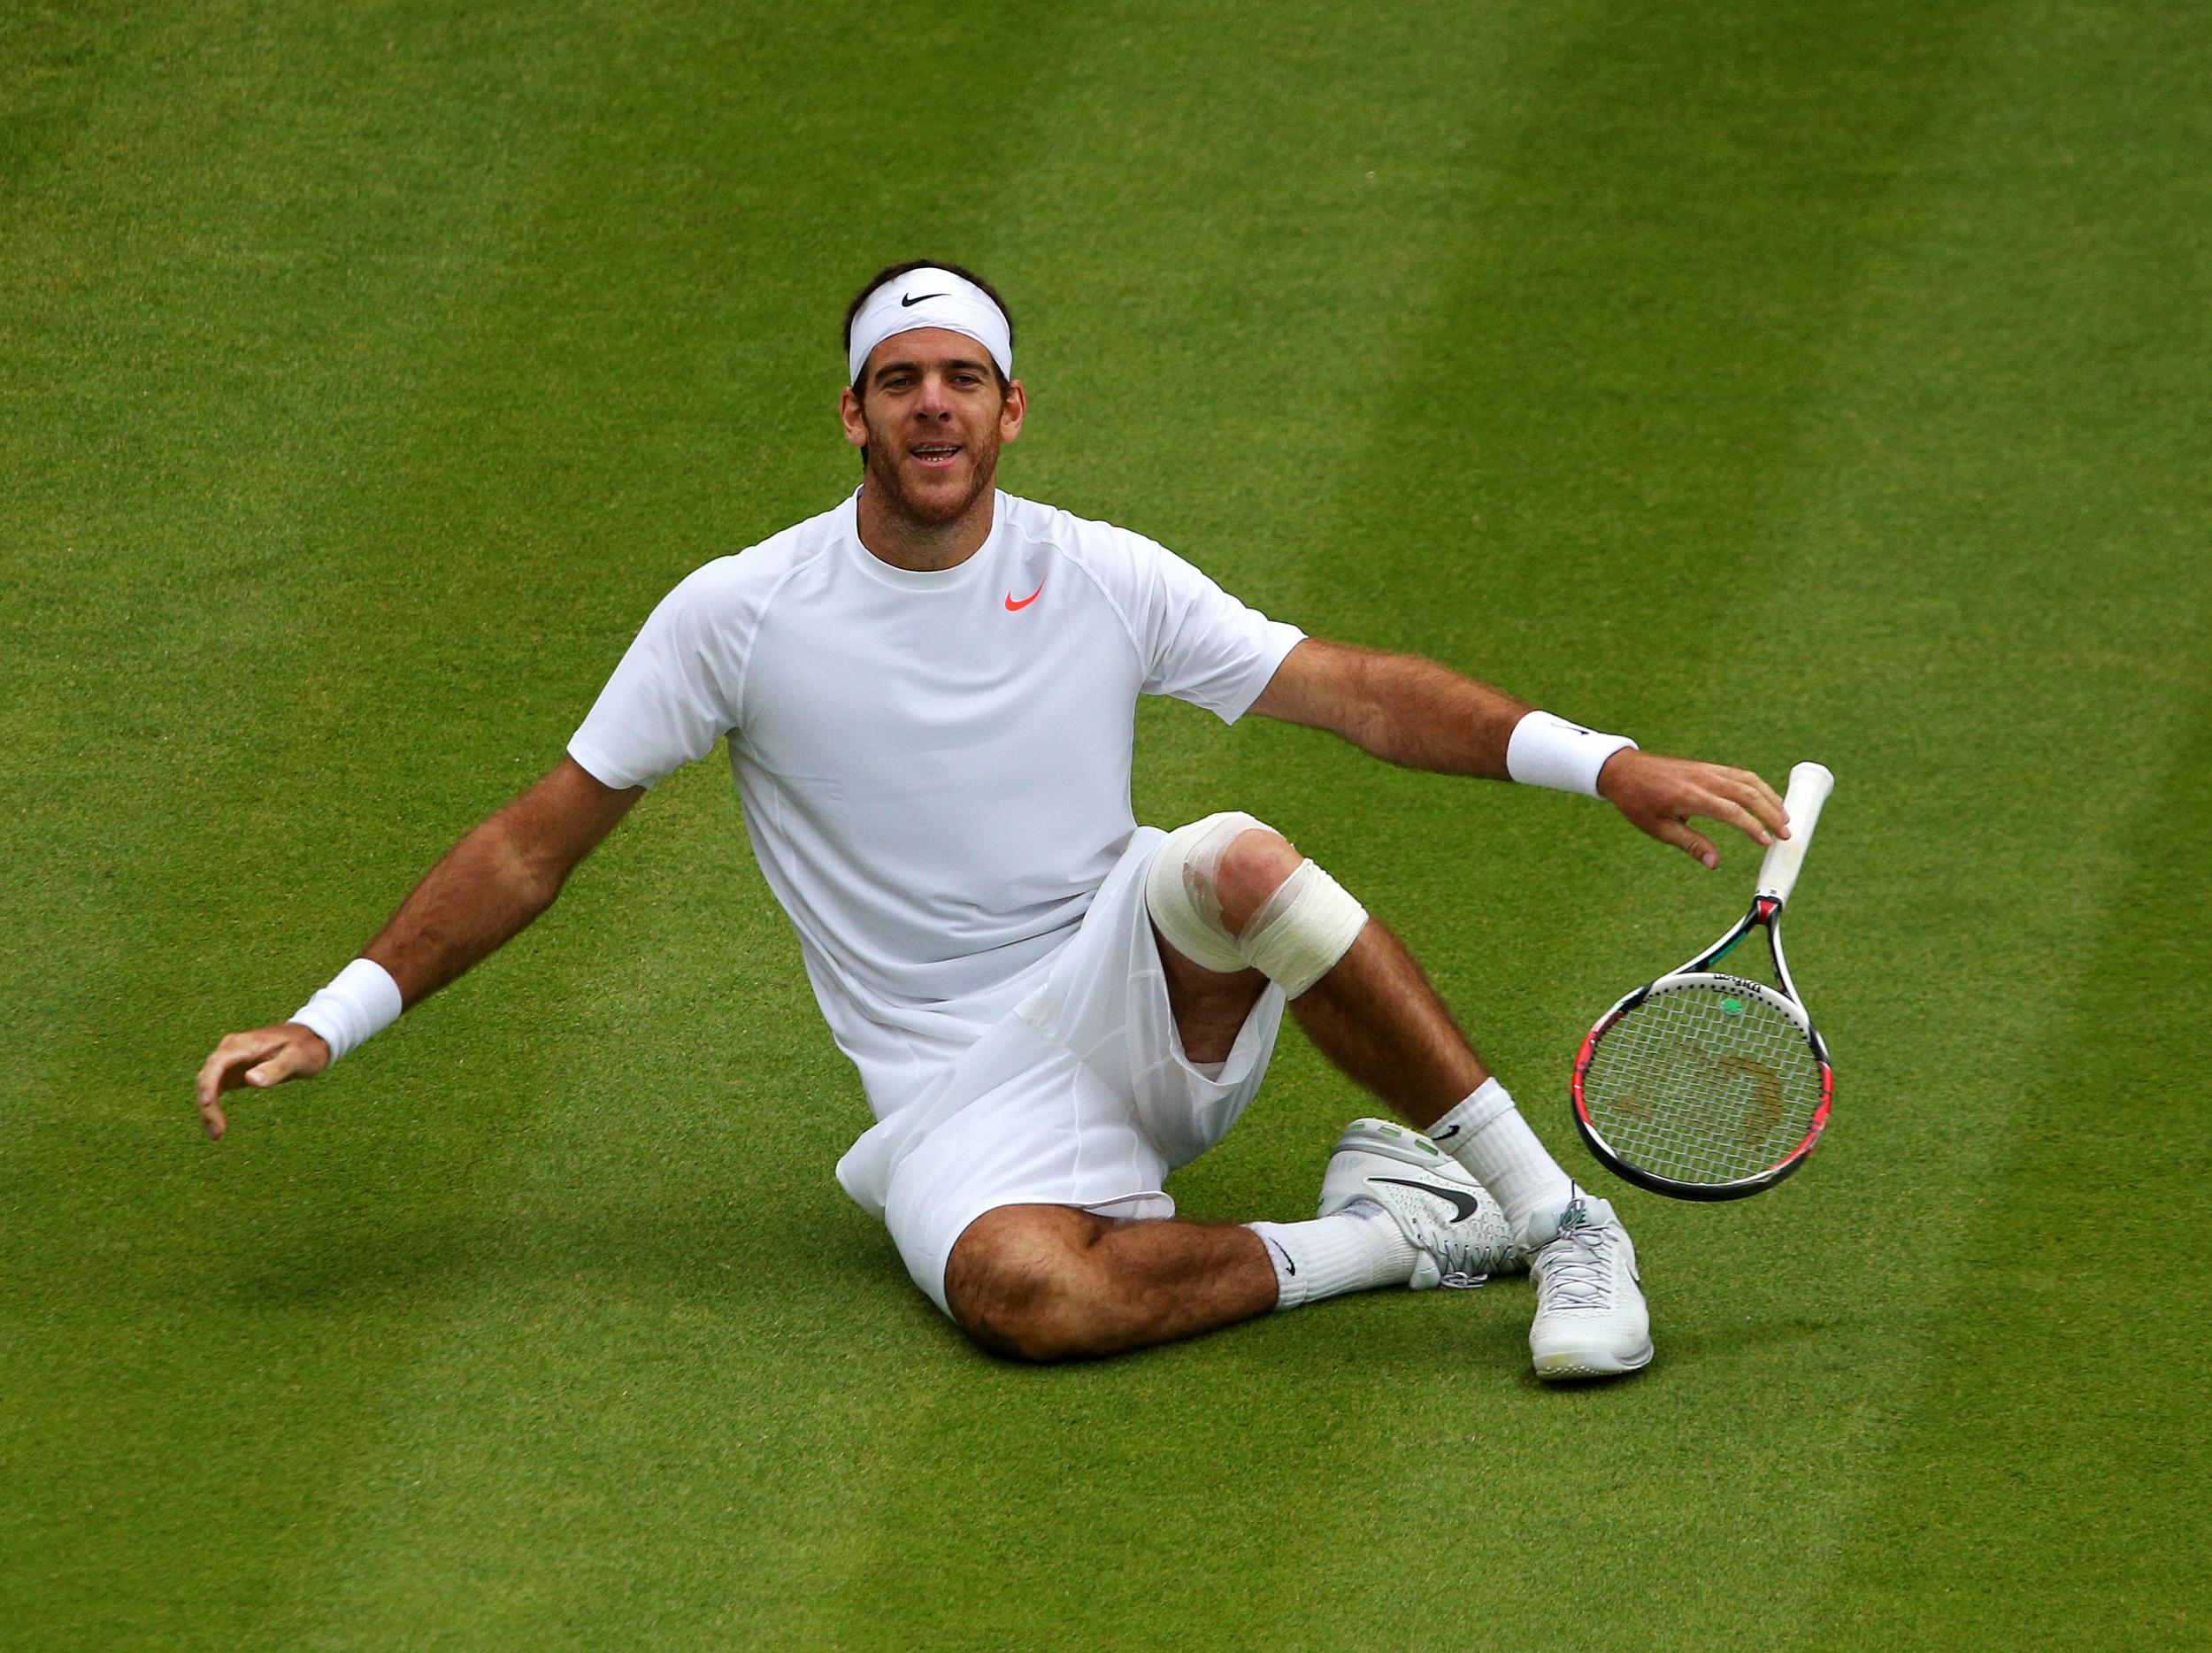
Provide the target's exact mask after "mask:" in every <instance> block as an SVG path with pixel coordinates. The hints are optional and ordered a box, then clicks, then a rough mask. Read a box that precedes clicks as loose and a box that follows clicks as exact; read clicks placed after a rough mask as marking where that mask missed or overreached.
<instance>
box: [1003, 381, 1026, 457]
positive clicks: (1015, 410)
mask: <svg viewBox="0 0 2212 1653" xmlns="http://www.w3.org/2000/svg"><path fill="white" fill-rule="evenodd" d="M1028 417H1029V390H1028V388H1027V387H1026V386H1025V385H1024V384H1023V383H1022V381H1020V380H1018V379H1017V380H1014V381H1012V382H1011V383H1010V384H1009V385H1008V386H1007V387H1006V399H1005V400H1004V401H1002V402H1001V403H1000V404H999V410H998V439H999V441H1000V442H1011V441H1013V440H1014V438H1015V437H1017V436H1018V435H1020V434H1022V421H1023V420H1024V419H1027V418H1028Z"/></svg>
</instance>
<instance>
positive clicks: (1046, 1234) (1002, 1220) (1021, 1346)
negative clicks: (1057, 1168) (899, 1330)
mask: <svg viewBox="0 0 2212 1653" xmlns="http://www.w3.org/2000/svg"><path fill="white" fill-rule="evenodd" d="M1107 1226H1108V1219H1106V1218H1103V1217H1099V1216H1095V1215H1094V1214H1093V1213H1091V1212H1089V1211H1079V1210H1077V1209H1075V1208H1074V1207H1072V1206H1065V1205H1002V1206H1000V1207H999V1208H998V1209H997V1210H995V1211H986V1212H985V1213H984V1214H983V1215H982V1216H980V1217H979V1218H977V1219H975V1221H973V1222H972V1223H970V1224H969V1225H968V1226H967V1228H966V1230H965V1231H964V1233H963V1234H961V1236H960V1238H959V1239H958V1240H957V1241H956V1242H955V1243H954V1245H953V1248H952V1255H951V1257H949V1258H948V1259H947V1260H946V1263H945V1306H946V1307H947V1308H949V1310H951V1311H952V1318H953V1319H954V1320H955V1322H956V1323H957V1324H958V1326H959V1327H960V1329H961V1330H962V1331H964V1332H965V1333H966V1334H968V1335H969V1336H970V1337H972V1338H973V1339H974V1340H975V1341H976V1342H979V1343H980V1344H982V1345H983V1347H984V1348H986V1349H991V1350H993V1351H995V1352H996V1353H998V1354H1002V1355H1010V1356H1012V1357H1014V1358H1015V1359H1017V1360H1035V1361H1052V1360H1074V1359H1080V1358H1082V1357H1085V1356H1087V1355H1094V1354H1098V1353H1100V1352H1102V1350H1103V1349H1105V1348H1106V1347H1107V1344H1106V1343H1105V1342H1104V1341H1103V1340H1102V1336H1101V1329H1100V1325H1099V1320H1100V1313H1101V1310H1102V1306H1103V1303H1102V1295H1103V1294H1102V1291H1101V1289H1100V1280H1099V1278H1098V1270H1097V1268H1096V1266H1095V1265H1094V1263H1093V1262H1092V1260H1091V1258H1090V1257H1089V1255H1088V1253H1089V1251H1090V1249H1091V1248H1092V1246H1094V1244H1096V1243H1097V1241H1098V1238H1099V1236H1100V1234H1102V1233H1103V1232H1104V1231H1105V1229H1106V1227H1107Z"/></svg>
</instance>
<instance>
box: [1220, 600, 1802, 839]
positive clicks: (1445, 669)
mask: <svg viewBox="0 0 2212 1653" xmlns="http://www.w3.org/2000/svg"><path fill="white" fill-rule="evenodd" d="M1251 710H1253V711H1256V712H1258V713H1260V714H1261V715H1262V716H1263V717H1268V718H1279V719H1282V720H1283V721H1285V722H1286V723H1300V724H1304V725H1306V726H1307V727H1310V728H1316V729H1327V730H1329V731H1331V732H1332V733H1333V734H1340V735H1342V736H1343V737H1344V738H1345V739H1346V740H1348V741H1349V742H1352V744H1353V745H1355V746H1357V747H1359V748H1360V749H1361V750H1363V751H1368V752H1372V753H1373V754H1374V755H1375V756H1376V757H1379V758H1381V759H1383V760H1384V761H1385V762H1386V763H1392V764H1397V765H1401V766H1402V767H1403V768H1407V769H1428V770H1433V771H1435V772H1436V773H1440V774H1447V775H1479V776H1482V777H1485V778H1486V779H1489V780H1506V779H1509V772H1508V770H1507V768H1506V749H1507V747H1508V746H1509V744H1510V743H1511V742H1512V739H1513V730H1514V727H1515V726H1516V725H1517V724H1518V723H1519V722H1520V721H1521V719H1523V718H1525V717H1526V716H1528V714H1529V713H1530V712H1531V711H1533V710H1534V708H1532V706H1530V705H1529V703H1527V702H1526V701H1525V700H1517V699H1515V698H1514V697H1513V696H1510V695H1509V694H1507V693H1506V692H1505V691H1504V690H1502V689H1499V688H1492V687H1491V686H1490V685H1489V684H1487V683H1484V682H1479V681H1477V680H1475V679H1473V678H1471V677H1465V676H1463V675H1461V674H1460V673H1457V672H1455V671H1453V670H1452V669H1451V668H1450V667H1449V666H1445V665H1438V664H1437V663H1436V662H1435V661H1433V660H1427V659H1424V658H1422V657H1420V656H1418V655H1410V654H1383V653H1379V652H1378V651H1376V650H1371V649H1356V648H1354V647H1352V646H1351V645H1350V644H1348V643H1340V642H1327V641H1325V640H1324V639H1322V638H1318V637H1309V638H1307V639H1306V640H1305V641H1304V642H1302V643H1300V644H1299V645H1298V646H1297V647H1296V648H1294V649H1293V650H1291V651H1290V652H1289V654H1287V655H1286V656H1285V657H1284V658H1283V663H1282V665H1279V666H1278V667H1277V668H1276V671H1275V675H1274V676H1273V678H1271V680H1269V682H1268V685H1267V687H1266V688H1264V689H1263V690H1262V691H1261V693H1260V697H1259V698H1258V699H1257V700H1256V701H1254V702H1253V703H1252V707H1251ZM1597 784H1598V794H1599V796H1601V797H1603V798H1604V799H1605V800H1606V801H1607V802H1608V803H1611V804H1612V805H1613V806H1614V807H1615V808H1616V809H1617V810H1619V811H1620V812H1621V813H1622V814H1623V815H1624V816H1626V817H1627V818H1628V819H1629V820H1630V821H1631V822H1632V823H1633V824H1634V825H1635V827H1637V828H1638V829H1639V830H1640V831H1642V832H1646V833H1648V834H1651V836H1653V837H1654V838H1656V839H1659V840H1660V841H1661V842H1664V843H1671V844H1673V845H1674V846H1675V847H1676V848H1678V849H1679V850H1685V851H1686V852H1687V853H1688V854H1689V855H1691V856H1693V857H1695V858H1696V859H1698V860H1699V861H1701V862H1703V863H1704V864H1705V865H1707V866H1718V865H1720V852H1719V851H1718V850H1716V849H1715V848H1714V847H1713V844H1712V841H1711V840H1710V839H1709V838H1707V837H1706V836H1705V835H1704V834H1702V833H1700V832H1698V831H1696V830H1695V829H1694V828H1693V827H1691V826H1690V825H1689V824H1688V823H1689V820H1690V818H1691V817H1693V816H1702V817H1704V818H1705V819H1709V820H1717V821H1721V822H1724V823H1725V824H1726V825H1728V826H1731V827H1736V828H1737V829H1738V830H1740V832H1742V833H1743V834H1744V835H1745V836H1746V837H1747V838H1749V839H1750V840H1751V841H1752V842H1754V843H1758V844H1766V843H1770V842H1773V839H1774V836H1775V835H1776V834H1780V835H1781V836H1783V837H1787V836H1788V835H1789V827H1788V825H1787V822H1788V817H1787V816H1786V815H1785V814H1784V813H1783V811H1782V800H1781V799H1780V798H1779V797H1778V796H1776V795H1775V791H1774V788H1771V787H1770V786H1769V785H1767V783H1766V782H1765V781H1763V780H1761V779H1760V778H1759V777H1758V776H1756V775H1755V774H1753V773H1751V772H1750V771H1748V770H1746V769H1732V768H1729V767H1728V766H1727V765H1722V764H1707V763H1700V762H1698V761H1696V760H1695V759H1693V758H1686V757H1662V756H1661V755H1659V754H1658V753H1656V752H1640V751H1637V750H1634V749H1633V748H1624V749H1623V750H1620V751H1618V752H1616V753H1614V754H1613V756H1612V757H1609V758H1608V759H1607V760H1606V763H1605V766H1604V768H1603V769H1602V770H1601V771H1600V772H1599V774H1598V783H1597Z"/></svg>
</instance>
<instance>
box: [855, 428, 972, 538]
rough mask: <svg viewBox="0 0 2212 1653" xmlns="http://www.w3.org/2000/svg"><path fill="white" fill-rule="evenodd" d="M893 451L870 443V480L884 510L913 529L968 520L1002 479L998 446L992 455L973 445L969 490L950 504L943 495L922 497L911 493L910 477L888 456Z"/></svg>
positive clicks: (969, 447)
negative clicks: (979, 503) (980, 500)
mask: <svg viewBox="0 0 2212 1653" xmlns="http://www.w3.org/2000/svg"><path fill="white" fill-rule="evenodd" d="M891 449H892V444H891V443H889V442H880V441H872V442H870V443H869V444H868V465H867V472H866V475H867V480H868V483H869V485H870V487H872V488H874V489H875V491H876V496H877V498H878V499H879V501H880V502H881V504H883V506H884V508H885V509H886V510H887V511H890V512H891V514H892V515H894V516H895V517H896V518H898V519H900V520H901V521H902V523H904V524H905V525H906V526H907V527H910V528H916V529H920V530H923V531H925V532H926V531H929V530H933V529H942V528H946V527H950V526H951V525H952V524H954V523H956V522H958V521H959V520H960V519H962V518H964V517H965V516H966V515H967V514H968V512H969V511H971V510H972V509H973V508H974V506H975V502H976V501H977V500H979V499H980V498H982V497H983V496H985V495H986V494H987V493H989V492H990V491H991V487H992V484H993V483H995V481H997V480H998V444H997V443H995V442H994V443H993V444H992V445H991V450H990V451H989V452H988V453H982V452H979V450H978V449H977V447H976V444H974V443H972V442H971V443H968V444H967V451H968V454H969V456H970V457H971V458H972V459H973V460H974V462H975V473H974V479H973V480H972V481H971V482H970V483H969V485H968V488H967V489H966V491H965V492H964V493H963V494H961V495H960V496H958V497H957V498H956V499H955V500H953V501H952V502H951V503H949V504H948V503H946V499H945V496H943V495H941V494H940V495H937V496H934V497H924V496H918V495H917V494H915V493H914V492H912V491H910V487H909V483H908V479H907V476H906V474H905V473H904V472H903V471H902V470H901V469H900V466H899V463H898V461H897V460H896V459H895V458H887V457H886V456H887V455H888V454H889V453H890V452H891Z"/></svg>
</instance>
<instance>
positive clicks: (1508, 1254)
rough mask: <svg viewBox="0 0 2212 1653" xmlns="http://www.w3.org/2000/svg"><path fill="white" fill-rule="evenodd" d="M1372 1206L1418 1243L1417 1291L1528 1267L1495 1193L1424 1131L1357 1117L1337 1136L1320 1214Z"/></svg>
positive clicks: (1475, 1282) (1459, 1285)
mask: <svg viewBox="0 0 2212 1653" xmlns="http://www.w3.org/2000/svg"><path fill="white" fill-rule="evenodd" d="M1363 1200H1364V1201H1367V1202H1369V1203H1372V1204H1375V1205H1379V1206H1381V1207H1382V1209H1383V1210H1384V1211H1386V1212H1387V1213H1388V1214H1389V1216H1390V1218H1391V1219H1392V1220H1394V1222H1396V1224H1397V1225H1398V1228H1399V1231H1400V1232H1401V1233H1402V1234H1404V1235H1405V1237H1406V1238H1407V1240H1409V1242H1412V1245H1413V1249H1414V1261H1413V1277H1412V1278H1411V1279H1410V1280H1408V1281H1407V1282H1406V1283H1407V1284H1408V1285H1409V1286H1410V1287H1412V1288H1413V1289H1414V1290H1416V1291H1426V1290H1428V1289H1429V1288H1431V1287H1433V1286H1445V1287H1449V1288H1454V1289H1457V1290H1464V1289H1466V1288H1471V1287H1475V1286H1479V1285H1481V1284H1482V1282H1483V1281H1484V1280H1487V1279H1488V1278H1489V1277H1490V1276H1491V1275H1493V1274H1502V1273H1505V1272H1509V1271H1510V1270H1513V1269H1516V1268H1519V1267H1521V1266H1523V1265H1524V1264H1525V1261H1526V1259H1525V1257H1523V1256H1522V1254H1521V1253H1520V1251H1519V1249H1518V1248H1517V1247H1516V1246H1515V1245H1514V1243H1513V1231H1512V1230H1511V1229H1510V1228H1509V1227H1508V1226H1506V1220H1505V1213H1504V1212H1503V1211H1501V1210H1500V1209H1499V1208H1498V1203H1497V1201H1496V1200H1494V1199H1493V1198H1492V1197H1491V1196H1490V1191H1489V1189H1487V1188H1484V1187H1483V1186H1482V1184H1481V1183H1479V1182H1478V1181H1476V1180H1474V1178H1472V1177H1471V1176H1470V1175H1468V1173H1467V1172H1466V1169H1465V1168H1464V1167H1463V1166H1462V1165H1460V1163H1459V1162H1458V1161H1457V1160H1455V1159H1454V1158H1453V1157H1451V1156H1450V1155H1448V1154H1447V1153H1446V1152H1445V1151H1444V1150H1443V1149H1440V1148H1439V1147H1438V1146H1437V1145H1436V1144H1435V1143H1434V1142H1431V1141H1429V1139H1428V1138H1427V1137H1425V1136H1424V1135H1422V1134H1420V1133H1419V1132H1418V1131H1416V1130H1413V1129H1410V1128H1409V1127H1408V1126H1402V1125H1393V1124H1392V1123H1391V1122H1390V1121H1389V1120H1387V1119H1355V1120H1353V1121H1352V1123H1351V1124H1350V1125H1348V1126H1345V1128H1344V1134H1343V1135H1341V1136H1340V1137H1339V1138H1337V1142H1336V1151H1335V1152H1334V1153H1333V1154H1331V1155H1330V1156H1329V1169H1328V1172H1327V1174H1326V1175H1325V1176H1324V1177H1323V1178H1322V1180H1321V1208H1320V1210H1318V1211H1316V1212H1315V1213H1314V1215H1316V1216H1317V1217H1328V1216H1333V1215H1334V1214H1335V1213H1336V1212H1338V1211H1342V1210H1344V1209H1345V1208H1346V1207H1348V1206H1350V1205H1354V1204H1356V1203H1359V1202H1360V1201H1363Z"/></svg>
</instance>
